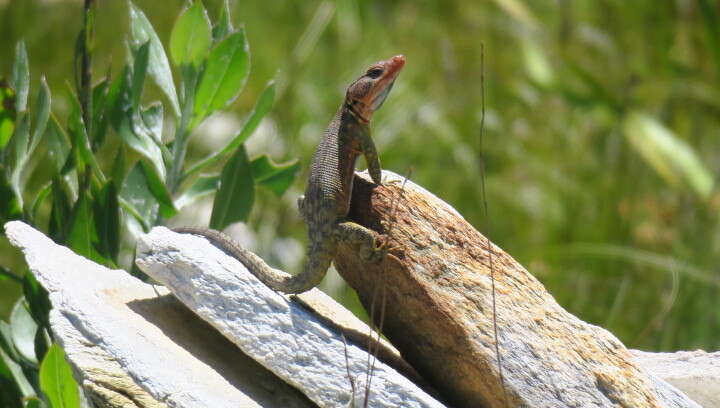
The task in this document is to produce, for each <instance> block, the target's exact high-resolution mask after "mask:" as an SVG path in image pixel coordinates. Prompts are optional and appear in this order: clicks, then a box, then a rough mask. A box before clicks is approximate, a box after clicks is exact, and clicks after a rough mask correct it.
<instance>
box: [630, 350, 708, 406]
mask: <svg viewBox="0 0 720 408" xmlns="http://www.w3.org/2000/svg"><path fill="white" fill-rule="evenodd" d="M630 351H631V352H632V354H633V356H634V357H635V361H636V362H637V364H638V365H639V366H641V367H642V368H643V369H645V371H648V372H651V373H653V374H654V375H655V376H657V377H659V378H662V379H663V380H665V381H667V382H668V383H670V384H672V385H674V386H675V387H677V388H678V389H679V390H680V391H682V392H684V393H685V394H687V395H688V396H689V397H691V398H692V399H693V400H694V401H696V402H697V403H698V404H700V405H702V406H703V407H704V408H720V351H716V352H714V353H706V352H704V351H702V350H696V351H678V352H676V353H648V352H646V351H639V350H630Z"/></svg>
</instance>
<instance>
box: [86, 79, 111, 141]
mask: <svg viewBox="0 0 720 408" xmlns="http://www.w3.org/2000/svg"><path fill="white" fill-rule="evenodd" d="M108 78H109V74H108ZM108 89H109V79H103V80H102V81H100V83H98V84H97V85H95V87H93V93H92V105H93V108H92V127H91V129H92V135H91V137H90V139H91V140H90V141H91V144H92V148H93V151H97V150H98V149H99V148H100V146H102V144H103V142H104V141H105V135H106V134H107V126H108V122H109V116H108V114H107V113H108V109H107V101H108Z"/></svg>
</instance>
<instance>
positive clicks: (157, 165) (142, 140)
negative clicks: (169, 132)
mask: <svg viewBox="0 0 720 408" xmlns="http://www.w3.org/2000/svg"><path fill="white" fill-rule="evenodd" d="M118 133H119V134H120V136H121V137H122V139H123V140H124V141H125V143H126V144H127V145H128V146H130V148H132V149H133V150H135V151H136V152H138V153H140V154H141V155H142V156H143V157H145V158H146V159H147V160H149V161H150V162H151V163H152V164H153V167H154V169H155V172H156V173H157V174H158V176H159V177H160V179H161V180H165V163H164V161H163V155H162V150H160V147H159V146H158V144H157V143H156V142H155V140H154V139H153V137H152V136H151V133H150V131H149V130H148V128H147V127H146V126H145V123H144V122H143V119H142V117H141V116H140V114H139V113H138V114H134V115H132V116H131V117H130V116H128V117H127V118H126V120H124V121H123V122H122V123H121V124H120V128H119V129H118Z"/></svg>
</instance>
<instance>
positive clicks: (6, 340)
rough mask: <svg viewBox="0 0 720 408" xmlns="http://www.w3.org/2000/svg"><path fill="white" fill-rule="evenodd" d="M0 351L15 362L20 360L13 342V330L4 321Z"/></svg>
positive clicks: (1, 322) (1, 329)
mask: <svg viewBox="0 0 720 408" xmlns="http://www.w3.org/2000/svg"><path fill="white" fill-rule="evenodd" d="M0 351H3V352H4V353H5V354H6V355H7V356H8V358H10V359H12V360H14V361H19V360H20V356H19V355H18V352H17V350H16V349H15V345H14V342H13V338H12V328H11V327H10V325H9V324H7V323H6V322H4V321H2V320H0Z"/></svg>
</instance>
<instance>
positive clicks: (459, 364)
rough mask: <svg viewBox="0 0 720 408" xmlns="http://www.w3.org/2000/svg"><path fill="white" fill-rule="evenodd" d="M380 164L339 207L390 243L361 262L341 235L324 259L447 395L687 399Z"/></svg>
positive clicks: (494, 399) (587, 401) (530, 401)
mask: <svg viewBox="0 0 720 408" xmlns="http://www.w3.org/2000/svg"><path fill="white" fill-rule="evenodd" d="M384 174H385V176H386V177H387V182H386V183H385V186H374V185H373V184H371V183H369V182H368V181H366V180H365V179H363V178H360V177H356V180H355V191H354V194H353V203H352V209H351V213H350V218H351V219H352V220H354V221H357V222H359V223H360V224H362V225H365V226H368V227H370V228H372V229H374V230H376V231H384V234H388V233H389V234H390V236H391V239H390V245H391V246H396V247H397V248H395V249H392V250H391V251H390V253H391V255H390V256H388V257H386V258H385V260H384V261H383V262H380V263H376V264H367V263H364V262H363V261H362V260H361V259H360V257H358V256H356V255H355V254H356V253H357V249H356V248H353V247H352V246H351V245H348V244H345V245H343V246H342V247H341V249H340V254H339V256H338V257H337V260H336V267H337V269H338V271H339V272H340V274H341V275H342V276H343V277H344V278H345V280H346V281H347V282H348V283H349V284H350V286H352V287H353V288H354V289H355V290H356V291H357V292H358V295H359V297H360V300H361V301H362V303H363V305H365V307H366V309H367V310H368V311H369V313H370V314H371V315H372V316H373V318H374V320H375V322H376V324H377V325H378V326H381V327H382V329H383V333H384V334H385V335H386V336H387V337H388V339H390V341H391V342H392V343H393V345H394V346H396V347H397V348H398V349H399V350H400V351H401V353H402V355H403V357H404V358H405V359H406V360H407V361H408V362H409V363H410V364H411V365H413V366H414V367H415V368H416V369H417V370H418V372H419V373H420V374H421V375H422V376H424V377H425V379H426V380H428V381H429V382H430V383H431V384H432V385H433V386H434V387H436V389H437V390H438V391H440V393H441V394H442V396H443V397H444V398H446V399H447V400H448V401H449V402H450V404H451V405H453V406H457V407H480V406H482V407H506V406H511V407H521V406H523V407H524V406H527V407H606V406H607V407H681V406H682V407H696V406H698V405H697V404H695V403H694V402H692V401H691V400H689V399H688V398H687V397H685V396H684V395H682V394H681V393H680V392H679V391H677V390H675V389H674V388H672V387H671V386H670V385H668V384H666V383H663V382H662V381H658V382H654V381H652V380H650V379H649V378H648V376H646V375H645V374H644V373H643V372H642V371H641V370H640V369H639V368H638V367H637V366H636V365H635V363H634V361H633V358H632V355H631V354H630V353H629V352H628V350H627V349H626V348H625V347H624V346H623V344H622V343H621V342H620V341H619V340H618V339H616V338H615V337H614V336H613V335H612V334H611V333H609V332H608V331H606V330H604V329H602V328H600V327H596V326H593V325H590V324H587V323H585V322H583V321H581V320H580V319H578V318H577V317H575V316H573V315H571V314H570V313H568V312H567V311H565V310H564V309H563V308H562V307H561V306H560V305H558V304H557V302H556V301H555V300H554V299H553V297H552V296H551V295H550V294H549V293H548V292H547V291H546V290H545V288H544V287H543V285H542V284H541V283H540V282H539V281H538V280H537V279H535V277H533V276H532V275H531V274H530V273H528V271H526V270H525V268H523V267H522V265H520V264H519V263H517V262H516V261H515V260H514V259H513V258H512V257H511V256H510V255H508V254H507V253H505V252H504V251H503V250H502V249H500V248H499V247H497V246H495V245H492V244H491V243H490V242H489V241H488V240H487V238H485V237H484V236H483V235H482V234H480V233H479V232H478V231H477V230H475V229H474V228H473V227H472V225H470V224H469V223H468V222H467V221H465V220H464V219H463V218H462V216H461V215H460V214H458V213H457V212H456V211H455V210H454V209H453V208H452V207H450V206H449V205H448V204H446V203H444V202H443V201H441V200H440V199H438V198H437V197H435V196H433V195H432V194H430V193H428V192H427V191H425V190H424V189H422V188H421V187H419V186H417V185H415V184H413V183H410V182H408V183H407V185H405V186H404V188H403V186H402V181H401V180H400V178H399V177H397V176H396V175H392V174H391V173H388V172H385V173H384ZM391 215H394V217H391ZM381 223H382V224H381ZM381 225H385V226H386V227H382V226H381ZM488 247H491V248H492V252H490V251H489V250H488ZM490 265H492V270H494V277H495V296H496V305H495V306H496V307H495V309H496V311H497V313H496V319H497V320H496V321H497V330H498V336H499V351H500V356H501V361H502V370H503V373H504V378H503V379H501V376H500V372H499V369H498V364H497V359H496V352H495V337H494V330H493V328H494V326H493V302H492V299H493V293H492V285H493V284H492V281H491V276H490V275H491V266H490ZM503 380H504V381H503ZM506 399H507V401H506Z"/></svg>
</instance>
